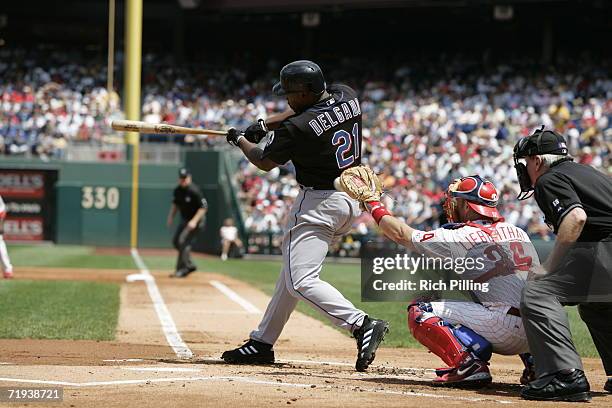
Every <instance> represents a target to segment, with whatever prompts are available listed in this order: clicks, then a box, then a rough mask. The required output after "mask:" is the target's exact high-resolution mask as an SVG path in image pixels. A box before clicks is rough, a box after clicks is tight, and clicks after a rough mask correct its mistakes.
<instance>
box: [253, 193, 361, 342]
mask: <svg viewBox="0 0 612 408" xmlns="http://www.w3.org/2000/svg"><path fill="white" fill-rule="evenodd" d="M360 213H361V210H360V209H359V203H358V202H357V201H355V200H352V199H351V198H350V197H349V196H348V195H347V194H346V193H343V192H339V191H336V190H313V189H309V188H304V189H302V190H301V191H300V193H299V194H298V196H297V198H296V200H295V203H294V204H293V207H292V208H291V212H290V214H289V218H288V220H287V224H286V226H285V231H284V236H283V244H282V254H283V267H282V269H281V272H280V275H279V277H278V280H277V281H276V289H275V290H274V295H273V296H272V299H271V300H270V303H269V304H268V307H267V309H266V312H265V314H264V316H263V319H262V321H261V323H260V324H259V327H258V328H257V329H256V330H254V331H252V332H251V335H250V337H251V338H252V339H253V340H257V341H261V342H264V343H267V344H274V343H275V342H276V340H278V337H279V336H280V334H281V332H282V331H283V328H284V327H285V323H287V320H289V316H291V313H292V312H293V309H295V306H296V305H297V302H298V300H303V301H304V302H306V303H307V304H309V305H310V306H312V307H313V308H314V309H315V310H317V311H319V312H320V313H321V314H323V315H325V316H326V317H327V318H329V320H330V321H331V322H332V323H333V324H335V325H336V326H338V327H342V328H344V329H347V330H350V331H353V330H355V329H357V328H359V327H360V326H361V324H362V323H363V318H364V316H365V313H364V312H363V311H361V310H359V309H357V308H355V306H353V304H352V303H351V302H350V301H348V300H347V299H346V298H345V297H344V296H343V295H342V293H340V292H339V291H338V290H337V289H336V288H334V287H333V286H332V285H330V284H329V283H327V282H325V281H323V280H321V279H320V278H319V274H320V273H321V268H322V265H323V260H324V259H325V256H326V255H327V251H328V249H329V246H330V244H331V243H332V242H333V241H334V240H335V239H339V238H340V237H341V236H342V235H344V234H346V233H347V232H348V231H349V230H350V228H351V225H352V223H353V220H354V219H355V217H357V216H359V214H360Z"/></svg>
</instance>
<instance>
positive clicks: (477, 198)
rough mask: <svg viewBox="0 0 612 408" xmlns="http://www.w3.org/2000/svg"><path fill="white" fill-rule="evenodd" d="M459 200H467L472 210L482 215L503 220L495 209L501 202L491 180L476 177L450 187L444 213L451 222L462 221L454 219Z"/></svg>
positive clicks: (456, 182)
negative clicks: (498, 202)
mask: <svg viewBox="0 0 612 408" xmlns="http://www.w3.org/2000/svg"><path fill="white" fill-rule="evenodd" d="M457 198H462V199H464V200H466V201H467V203H468V205H469V206H470V208H471V209H472V210H474V211H476V212H477V213H478V214H480V215H484V216H485V217H488V218H491V219H493V220H495V221H497V220H499V219H501V218H502V216H501V215H500V214H499V211H497V208H495V207H497V201H498V200H499V192H498V191H497V188H495V185H493V183H491V182H490V181H489V180H484V179H483V178H481V177H480V176H477V175H475V176H469V177H462V178H460V179H456V180H455V181H453V182H452V183H451V184H450V185H449V186H448V190H447V191H446V201H445V202H444V212H445V213H446V217H447V219H448V221H449V222H458V221H462V220H456V219H454V218H455V208H456V206H457V201H456V199H457Z"/></svg>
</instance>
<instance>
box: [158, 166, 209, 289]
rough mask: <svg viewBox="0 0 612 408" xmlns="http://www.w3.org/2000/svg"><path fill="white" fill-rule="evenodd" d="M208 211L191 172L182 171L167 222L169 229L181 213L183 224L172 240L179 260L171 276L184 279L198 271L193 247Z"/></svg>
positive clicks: (180, 224) (177, 229)
mask: <svg viewBox="0 0 612 408" xmlns="http://www.w3.org/2000/svg"><path fill="white" fill-rule="evenodd" d="M207 209H208V203H207V201H206V199H205V198H204V196H203V195H202V192H201V191H200V189H199V188H198V186H196V185H195V184H193V183H192V182H191V173H190V172H189V170H187V169H185V168H183V169H180V170H179V182H178V186H176V188H175V189H174V198H173V200H172V205H171V206H170V212H169V213H168V221H167V224H168V227H171V226H172V222H173V221H174V215H175V214H176V212H177V210H178V211H179V212H180V213H181V222H180V223H179V225H178V227H177V228H176V232H175V233H174V238H172V243H173V245H174V247H175V248H176V249H177V250H178V258H177V260H176V271H175V272H174V274H173V275H171V276H174V277H177V278H184V277H185V276H187V275H189V274H190V273H191V272H193V271H195V270H196V269H197V268H196V266H195V264H194V263H193V260H192V259H191V245H192V244H193V242H194V241H195V238H196V236H197V235H198V232H199V231H200V230H201V229H202V227H203V226H204V215H205V214H206V210H207Z"/></svg>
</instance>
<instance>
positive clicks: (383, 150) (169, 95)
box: [0, 50, 612, 239]
mask: <svg viewBox="0 0 612 408" xmlns="http://www.w3.org/2000/svg"><path fill="white" fill-rule="evenodd" d="M153 60H155V61H157V62H156V63H153ZM119 63H120V60H119V61H118V64H119ZM277 65H278V64H276V65H275V64H273V63H272V64H269V65H268V66H263V67H262V66H259V67H257V68H255V66H253V67H250V68H242V69H238V68H232V69H227V66H206V67H202V66H189V65H181V66H180V67H177V66H174V65H172V64H171V63H169V62H168V63H163V62H162V63H160V62H159V58H153V56H150V55H147V56H145V57H144V59H143V112H142V113H143V115H142V117H143V120H145V121H149V122H162V121H163V122H168V123H175V124H179V125H183V126H197V127H205V128H213V129H214V128H227V127H230V126H233V127H236V128H245V127H246V126H247V125H248V124H250V123H251V122H253V121H255V120H256V119H257V118H259V117H264V118H265V117H266V115H268V114H271V113H273V112H276V111H281V110H284V109H285V108H286V107H287V105H286V102H285V101H284V100H283V99H279V98H276V97H273V96H272V95H271V94H270V88H271V84H272V83H273V82H274V79H275V77H276V76H277V72H278V66H277ZM322 65H323V68H324V71H325V72H326V74H327V76H328V79H330V82H333V80H334V79H335V78H342V79H347V80H346V82H348V83H349V84H350V85H352V86H354V87H355V88H356V89H357V90H358V91H359V92H360V94H361V109H362V112H363V130H362V133H363V140H364V150H365V152H367V153H366V154H364V164H368V165H370V166H371V167H373V168H374V169H375V171H376V172H378V173H379V174H381V175H382V178H383V179H384V184H385V187H386V190H387V192H388V194H386V198H385V199H386V200H388V201H389V203H388V204H389V206H390V208H391V209H392V211H393V212H394V213H395V214H396V215H398V216H400V217H401V218H403V219H404V220H406V221H407V222H408V223H409V224H411V225H413V226H415V227H417V228H422V229H428V228H434V227H436V226H438V225H439V223H440V222H441V217H440V215H441V206H440V201H441V199H442V198H443V196H444V191H445V188H446V186H447V185H448V183H449V182H450V181H451V180H452V179H454V178H456V177H459V176H464V175H469V174H474V173H478V174H481V175H483V176H485V177H487V178H490V179H491V180H493V181H494V182H495V184H496V185H497V186H498V188H499V189H500V190H501V193H502V197H501V200H500V201H501V210H502V214H504V215H505V217H506V220H507V221H508V222H510V223H513V224H516V225H518V226H519V227H521V228H525V229H527V230H528V231H529V233H530V234H531V235H532V236H537V237H540V238H543V239H550V236H551V235H550V231H548V229H547V228H546V227H542V226H543V223H542V219H541V217H542V216H541V213H540V212H539V210H538V209H537V207H536V205H535V203H534V202H533V201H527V202H519V201H517V200H516V198H515V197H516V194H517V189H518V185H517V183H516V181H515V177H516V176H515V173H514V170H513V168H512V147H513V145H514V143H515V142H516V141H517V140H518V138H520V137H524V136H526V135H528V134H530V133H531V132H532V130H533V129H534V128H536V127H538V126H540V125H542V124H543V125H545V126H547V127H550V128H555V129H557V130H558V131H560V132H562V133H563V134H565V135H566V136H567V138H568V142H569V145H570V152H571V153H573V155H574V156H575V157H576V160H577V161H580V162H582V163H588V164H591V165H593V166H594V167H596V168H598V169H600V170H601V171H605V172H608V173H610V174H612V158H611V156H610V149H612V127H611V124H610V120H611V118H612V80H611V79H610V76H609V72H610V71H609V64H608V62H607V61H605V62H599V63H597V64H587V63H585V64H581V65H580V66H576V65H572V64H571V63H566V64H560V65H559V66H558V67H556V68H554V69H553V68H551V67H550V66H549V67H547V68H544V67H542V66H539V65H536V64H533V63H524V62H512V63H506V64H500V65H485V64H482V63H480V62H474V61H472V62H466V61H465V60H463V59H459V58H457V59H455V60H451V61H437V62H425V61H424V62H421V63H419V64H411V65H410V66H403V65H401V64H396V65H395V69H393V70H389V69H388V68H384V67H383V68H380V67H377V66H375V65H374V64H357V63H355V62H354V61H344V62H343V63H339V64H338V65H337V66H332V68H329V69H328V67H327V66H326V65H325V64H322ZM353 67H361V68H358V69H353ZM117 83H120V78H118V82H117ZM105 85H106V67H105V66H104V65H103V64H101V63H96V62H95V60H91V61H85V60H83V58H78V57H76V56H74V55H71V54H66V53H57V52H52V53H47V54H45V55H40V54H36V53H32V52H26V51H24V50H0V103H1V109H0V153H3V154H9V155H18V154H25V153H28V154H32V155H39V156H41V157H43V158H45V157H55V158H61V157H62V156H63V154H64V151H65V149H66V147H67V145H68V144H70V143H102V142H103V140H104V138H105V136H107V135H110V134H111V131H110V129H109V127H108V120H109V119H112V118H117V117H121V115H122V113H121V107H120V104H119V97H118V95H117V93H115V92H111V93H108V92H107V91H106V88H105ZM181 143H185V144H192V145H196V146H206V147H213V148H225V146H222V145H221V144H220V143H224V141H223V140H220V139H219V138H211V139H207V138H206V137H189V138H185V139H182V140H181ZM291 171H292V169H291V165H290V164H289V165H288V166H284V167H282V168H279V169H276V170H274V171H272V172H270V173H268V174H263V173H261V172H259V171H258V170H257V169H256V168H255V167H254V166H251V165H248V163H247V162H246V161H244V162H242V163H241V166H240V172H239V173H238V175H237V179H236V181H237V183H238V184H239V185H240V194H239V197H240V199H241V200H242V202H243V203H244V204H245V205H244V213H245V218H244V219H245V227H246V229H247V230H248V231H251V232H259V233H263V232H266V233H267V232H272V233H280V231H281V229H282V225H283V223H284V221H285V218H286V216H287V213H288V209H289V206H290V204H291V202H292V201H293V198H294V197H295V196H296V195H297V192H298V186H297V184H296V182H295V179H294V178H293V177H292V176H291V175H290V173H291ZM370 231H372V221H371V219H370V218H369V216H368V215H365V214H364V215H363V216H362V217H360V218H359V220H358V222H357V223H356V225H355V233H356V234H367V233H368V232H370Z"/></svg>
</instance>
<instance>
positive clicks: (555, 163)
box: [514, 127, 612, 401]
mask: <svg viewBox="0 0 612 408" xmlns="http://www.w3.org/2000/svg"><path fill="white" fill-rule="evenodd" d="M514 162H515V168H516V171H517V175H518V179H519V182H520V185H521V195H520V196H519V199H525V198H528V197H529V196H530V195H531V192H532V191H533V194H534V195H535V199H536V201H537V203H538V206H539V207H540V209H541V210H542V212H543V213H544V216H545V221H546V223H547V224H549V226H550V227H551V228H553V229H554V232H555V234H556V235H557V238H556V241H555V245H554V248H553V250H552V252H551V254H550V256H549V257H548V259H547V260H546V262H545V263H544V264H543V265H542V266H543V268H544V271H543V272H544V274H543V275H539V276H538V277H536V278H535V279H533V280H530V281H529V282H528V283H527V285H526V287H525V290H524V292H523V299H522V302H521V315H522V319H523V324H524V326H525V332H526V334H527V340H528V342H529V347H530V349H531V353H532V354H533V356H534V358H535V368H536V376H537V378H536V380H535V381H533V382H531V383H530V384H529V385H528V386H526V387H525V388H523V390H522V391H521V396H522V397H523V398H526V399H532V400H568V401H588V400H589V399H590V398H591V397H590V392H589V391H590V389H589V383H588V381H587V379H586V377H585V375H584V372H583V367H582V362H581V360H580V356H579V355H578V352H577V351H576V348H575V346H574V344H573V342H572V336H571V333H570V329H569V322H568V318H567V314H566V312H565V310H564V307H563V306H564V305H576V304H577V305H578V311H579V313H580V317H581V318H582V320H583V321H584V322H585V323H586V325H587V327H588V328H589V331H590V333H591V337H592V338H593V342H594V343H595V346H596V347H597V351H598V352H599V355H600V356H601V359H602V361H603V365H604V368H605V371H606V375H608V376H609V377H610V376H612V303H611V302H612V290H611V287H612V278H611V275H612V178H610V177H609V176H607V175H605V174H603V173H600V172H599V171H597V170H595V169H594V168H592V167H590V166H587V165H583V164H578V163H574V162H573V159H572V158H571V157H569V156H568V148H567V145H566V141H565V139H564V138H563V136H561V135H560V134H558V133H556V132H554V131H550V130H544V128H543V127H542V129H539V130H536V131H535V132H534V134H533V135H531V136H529V137H526V138H524V139H521V140H520V141H519V142H518V143H517V144H516V146H515V147H514ZM605 389H606V390H607V391H610V392H612V380H611V379H608V381H607V382H606V384H605Z"/></svg>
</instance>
